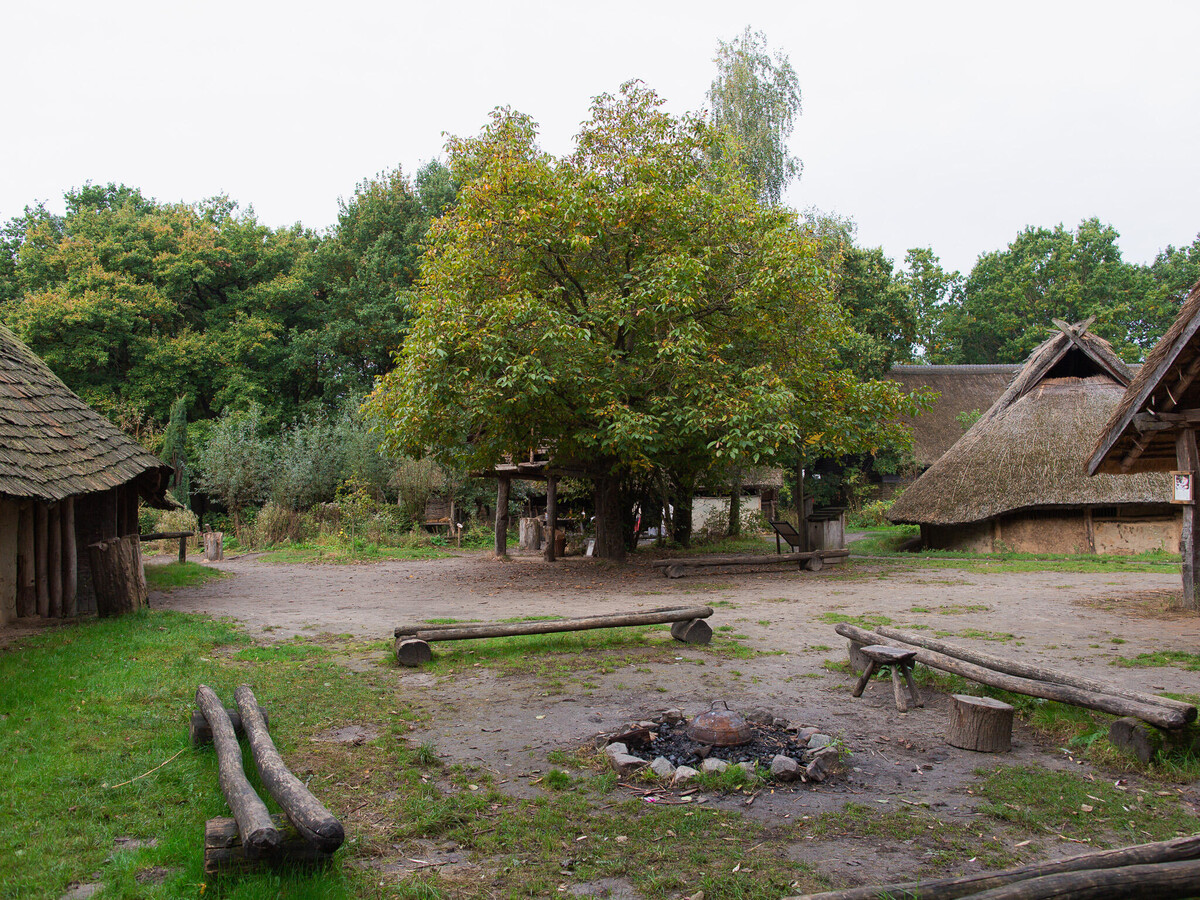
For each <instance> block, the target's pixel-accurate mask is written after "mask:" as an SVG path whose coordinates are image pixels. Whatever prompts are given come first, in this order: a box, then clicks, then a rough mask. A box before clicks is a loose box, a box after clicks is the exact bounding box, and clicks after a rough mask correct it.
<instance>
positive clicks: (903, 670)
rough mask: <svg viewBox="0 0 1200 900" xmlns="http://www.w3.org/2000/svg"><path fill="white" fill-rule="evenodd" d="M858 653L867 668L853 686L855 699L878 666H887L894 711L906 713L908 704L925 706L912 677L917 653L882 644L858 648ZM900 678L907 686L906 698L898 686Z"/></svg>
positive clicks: (899, 685)
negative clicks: (889, 674)
mask: <svg viewBox="0 0 1200 900" xmlns="http://www.w3.org/2000/svg"><path fill="white" fill-rule="evenodd" d="M859 652H860V653H861V654H862V655H863V656H865V657H866V658H867V667H866V668H865V669H864V670H863V673H862V675H861V676H859V679H858V684H856V685H854V696H855V697H861V696H862V693H863V691H864V690H866V687H867V683H868V682H869V681H870V680H871V676H872V675H874V674H875V673H876V672H878V671H879V667H880V666H889V667H891V670H892V693H893V695H895V698H896V709H898V710H900V712H908V707H909V704H910V703H911V704H912V705H913V706H924V705H925V701H924V700H922V699H921V694H920V692H919V691H918V690H917V684H916V682H915V681H913V677H912V667H913V662H914V661H915V660H916V658H917V651H915V650H901V649H900V648H899V647H888V646H886V645H884V644H869V645H867V646H866V647H861V648H859ZM901 676H903V678H904V681H905V683H906V684H907V685H908V696H905V693H904V687H903V686H902V685H901V684H900V678H901Z"/></svg>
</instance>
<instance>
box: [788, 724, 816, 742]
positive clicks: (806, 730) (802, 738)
mask: <svg viewBox="0 0 1200 900" xmlns="http://www.w3.org/2000/svg"><path fill="white" fill-rule="evenodd" d="M792 731H794V732H796V740H798V741H799V742H800V743H801V744H805V743H808V739H809V738H810V737H812V736H813V735H814V734H816V733H817V729H815V728H813V727H812V726H811V725H796V726H795V727H794V728H793V729H792Z"/></svg>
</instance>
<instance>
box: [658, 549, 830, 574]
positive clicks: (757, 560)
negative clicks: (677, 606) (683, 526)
mask: <svg viewBox="0 0 1200 900" xmlns="http://www.w3.org/2000/svg"><path fill="white" fill-rule="evenodd" d="M849 555H850V551H849V550H806V551H803V552H799V553H776V554H771V555H769V556H685V557H677V558H674V559H656V560H654V562H652V563H651V565H652V566H653V567H654V568H656V569H661V570H662V573H663V575H664V576H665V577H667V578H683V577H684V576H687V575H690V574H692V573H691V571H689V570H691V569H711V568H727V567H730V566H739V567H740V566H780V565H782V566H787V565H795V566H797V567H798V568H801V569H807V570H808V571H810V572H819V571H821V569H822V568H823V567H824V566H825V564H826V563H827V562H828V563H832V562H836V561H840V560H843V559H845V558H846V557H847V556H849Z"/></svg>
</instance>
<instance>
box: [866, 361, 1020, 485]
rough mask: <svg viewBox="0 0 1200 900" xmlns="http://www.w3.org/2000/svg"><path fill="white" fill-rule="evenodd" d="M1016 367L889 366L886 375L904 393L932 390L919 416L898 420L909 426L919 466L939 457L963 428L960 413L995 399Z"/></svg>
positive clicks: (979, 408)
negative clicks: (933, 397)
mask: <svg viewBox="0 0 1200 900" xmlns="http://www.w3.org/2000/svg"><path fill="white" fill-rule="evenodd" d="M1020 368H1021V367H1020V366H1018V365H1012V364H1005V365H989V366H892V368H891V369H890V370H889V371H888V373H887V376H886V377H887V378H888V379H890V380H891V381H895V382H898V383H899V384H900V386H901V387H902V388H903V389H904V390H905V392H906V393H909V394H911V393H913V391H918V390H921V389H923V388H928V389H929V390H932V391H936V392H937V394H938V398H937V400H935V401H934V402H933V406H932V407H930V408H929V409H927V410H925V411H924V412H923V413H921V414H920V415H919V416H905V417H903V418H901V420H900V421H901V422H903V423H904V424H905V425H908V426H909V427H910V428H912V433H913V456H914V457H916V460H917V463H918V464H919V465H920V466H921V468H922V469H927V468H929V467H930V466H932V465H933V464H934V463H935V462H937V461H938V460H939V459H941V458H942V454H944V453H945V452H946V451H947V450H949V449H950V448H951V447H953V446H954V444H955V442H956V441H957V440H958V439H959V438H960V437H962V436H963V432H964V431H965V430H966V429H964V428H963V424H962V422H961V421H960V417H961V416H962V415H964V414H970V413H972V412H976V411H977V412H980V413H982V412H983V411H984V410H985V409H987V408H988V407H990V406H991V405H992V404H993V403H995V402H996V398H997V397H999V396H1000V395H1001V394H1002V393H1003V392H1004V389H1005V388H1006V387H1007V386H1008V383H1009V382H1010V381H1012V378H1013V376H1014V375H1016V374H1017V372H1018V371H1019V370H1020Z"/></svg>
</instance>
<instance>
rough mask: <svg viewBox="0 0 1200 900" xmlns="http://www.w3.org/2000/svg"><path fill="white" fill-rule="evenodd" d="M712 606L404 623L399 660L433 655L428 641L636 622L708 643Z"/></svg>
mask: <svg viewBox="0 0 1200 900" xmlns="http://www.w3.org/2000/svg"><path fill="white" fill-rule="evenodd" d="M712 614H713V611H712V607H711V606H684V607H668V608H664V609H652V610H648V611H647V612H638V613H613V614H610V615H603V616H583V617H580V618H572V619H535V620H531V621H528V622H494V623H485V622H463V623H455V624H452V625H401V626H399V627H397V628H396V629H395V631H394V632H393V636H394V637H395V641H396V661H397V662H398V663H400V665H402V666H407V667H409V668H415V667H417V666H419V665H421V664H422V663H426V662H429V661H430V660H431V659H433V652H432V651H431V650H430V648H429V645H430V644H431V643H432V642H434V641H467V640H474V639H476V638H493V637H512V636H515V635H528V634H558V633H560V632H564V631H588V630H591V629H594V628H628V627H632V626H637V625H665V624H666V623H668V622H670V623H672V624H671V637H673V638H674V639H675V640H677V641H681V642H682V643H685V644H707V643H708V642H709V641H711V640H712V628H710V627H709V625H708V623H707V622H705V621H704V620H705V619H707V618H708V617H709V616H711V615H712Z"/></svg>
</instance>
